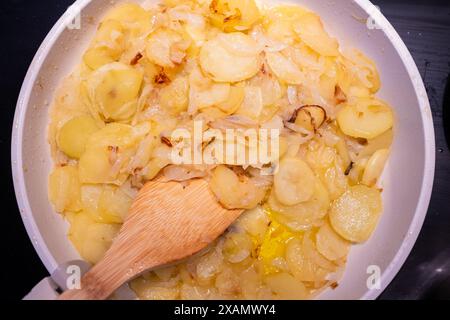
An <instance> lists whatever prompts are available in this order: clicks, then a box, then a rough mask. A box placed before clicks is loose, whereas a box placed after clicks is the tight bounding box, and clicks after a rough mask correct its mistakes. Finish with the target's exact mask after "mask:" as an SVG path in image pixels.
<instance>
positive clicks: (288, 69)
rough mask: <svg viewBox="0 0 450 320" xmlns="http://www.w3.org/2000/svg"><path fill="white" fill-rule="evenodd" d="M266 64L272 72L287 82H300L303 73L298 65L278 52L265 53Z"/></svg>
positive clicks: (302, 79)
mask: <svg viewBox="0 0 450 320" xmlns="http://www.w3.org/2000/svg"><path fill="white" fill-rule="evenodd" d="M266 59H267V64H268V65H269V67H270V69H271V70H272V72H273V73H274V74H275V75H276V76H277V77H278V78H279V79H280V80H282V81H284V82H286V83H287V84H301V83H302V82H303V81H304V75H303V73H302V72H301V71H300V69H299V67H298V66H297V65H296V64H295V63H294V62H293V61H292V60H290V59H289V58H287V57H285V56H284V55H283V54H281V53H279V52H267V53H266Z"/></svg>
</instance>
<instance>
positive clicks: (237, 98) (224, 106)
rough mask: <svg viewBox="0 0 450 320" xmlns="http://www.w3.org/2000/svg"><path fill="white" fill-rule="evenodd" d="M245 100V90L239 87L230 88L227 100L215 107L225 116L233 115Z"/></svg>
mask: <svg viewBox="0 0 450 320" xmlns="http://www.w3.org/2000/svg"><path fill="white" fill-rule="evenodd" d="M244 98H245V89H244V87H241V86H236V85H234V86H231V87H230V94H229V96H228V98H227V99H226V100H225V101H223V102H220V103H217V104H216V106H217V108H219V109H220V110H222V111H223V112H225V113H227V114H233V113H235V112H236V110H238V109H239V107H240V106H241V104H242V102H243V101H244Z"/></svg>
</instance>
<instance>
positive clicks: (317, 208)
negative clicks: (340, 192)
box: [267, 179, 330, 232]
mask: <svg viewBox="0 0 450 320" xmlns="http://www.w3.org/2000/svg"><path fill="white" fill-rule="evenodd" d="M267 204H268V205H269V207H270V209H271V210H272V211H273V215H274V217H275V218H276V219H277V220H278V221H279V222H280V223H282V224H283V225H285V226H287V227H288V228H289V229H290V230H292V231H296V232H297V231H305V230H310V229H311V228H312V227H313V226H315V225H317V224H318V223H319V222H320V221H321V219H323V217H324V216H325V215H326V214H327V211H328V208H329V205H330V196H329V194H328V191H327V189H326V187H325V186H324V185H323V184H322V183H321V182H320V180H319V179H316V183H315V185H314V194H313V196H312V198H311V200H309V201H306V202H303V203H299V204H297V205H295V206H285V205H282V204H281V203H280V202H279V201H278V199H277V197H276V196H275V192H274V191H273V189H272V192H271V194H270V197H269V199H268V201H267Z"/></svg>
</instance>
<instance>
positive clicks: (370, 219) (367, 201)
mask: <svg viewBox="0 0 450 320" xmlns="http://www.w3.org/2000/svg"><path fill="white" fill-rule="evenodd" d="M381 211H382V204H381V194H380V191H378V190H376V189H373V188H369V187H367V186H364V185H357V186H353V187H351V188H350V189H349V190H347V191H346V192H345V193H344V194H343V195H342V196H341V197H340V198H338V199H337V200H335V201H334V203H333V204H332V206H331V209H330V222H331V225H332V227H333V229H334V230H335V231H336V232H337V233H338V234H339V235H340V236H341V237H343V238H344V239H346V240H348V241H351V242H355V243H362V242H365V241H367V239H369V237H370V236H371V235H372V233H373V231H374V230H375V227H376V226H377V223H378V220H379V218H380V215H381Z"/></svg>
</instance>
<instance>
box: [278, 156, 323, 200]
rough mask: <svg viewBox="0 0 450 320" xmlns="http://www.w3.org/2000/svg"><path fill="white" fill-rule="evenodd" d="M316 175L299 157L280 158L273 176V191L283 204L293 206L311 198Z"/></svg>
mask: <svg viewBox="0 0 450 320" xmlns="http://www.w3.org/2000/svg"><path fill="white" fill-rule="evenodd" d="M315 181H316V177H315V176H314V172H313V171H312V170H311V168H310V167H309V166H308V165H307V164H306V163H305V162H304V161H303V160H301V159H299V158H285V159H283V160H281V162H280V165H279V167H278V170H277V172H276V173H275V177H274V191H275V195H276V197H277V199H278V200H279V201H280V202H281V203H282V204H284V205H287V206H293V205H296V204H299V203H301V202H305V201H308V200H310V199H311V197H312V195H313V194H314V186H315Z"/></svg>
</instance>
